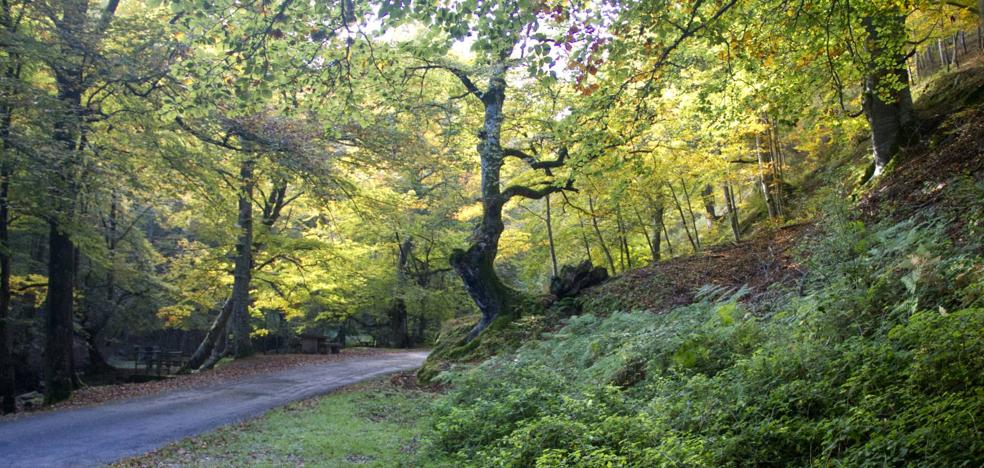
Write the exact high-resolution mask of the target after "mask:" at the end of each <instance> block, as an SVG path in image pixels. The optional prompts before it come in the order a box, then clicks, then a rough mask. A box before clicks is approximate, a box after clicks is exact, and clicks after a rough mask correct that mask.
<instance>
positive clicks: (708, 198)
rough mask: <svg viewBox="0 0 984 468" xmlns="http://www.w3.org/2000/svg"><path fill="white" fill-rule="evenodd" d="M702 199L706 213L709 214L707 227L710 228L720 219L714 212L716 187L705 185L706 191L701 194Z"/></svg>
mask: <svg viewBox="0 0 984 468" xmlns="http://www.w3.org/2000/svg"><path fill="white" fill-rule="evenodd" d="M700 199H701V201H702V202H703V203H704V211H705V212H707V226H708V227H710V226H711V225H712V224H713V223H714V221H717V219H718V217H719V216H718V214H717V213H716V212H715V210H714V208H715V206H714V186H713V185H711V184H706V185H704V190H701V192H700Z"/></svg>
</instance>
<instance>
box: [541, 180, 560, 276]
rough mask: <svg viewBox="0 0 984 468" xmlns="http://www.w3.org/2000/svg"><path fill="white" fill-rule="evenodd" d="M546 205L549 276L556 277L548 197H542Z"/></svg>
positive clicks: (555, 260)
mask: <svg viewBox="0 0 984 468" xmlns="http://www.w3.org/2000/svg"><path fill="white" fill-rule="evenodd" d="M544 203H546V205H547V244H548V245H549V246H550V274H551V276H557V249H556V248H555V247H554V236H553V219H552V217H551V215H550V195H547V196H546V197H544Z"/></svg>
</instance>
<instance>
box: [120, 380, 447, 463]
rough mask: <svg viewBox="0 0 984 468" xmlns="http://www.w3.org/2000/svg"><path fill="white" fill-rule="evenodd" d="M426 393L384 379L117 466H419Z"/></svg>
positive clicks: (431, 396)
mask: <svg viewBox="0 0 984 468" xmlns="http://www.w3.org/2000/svg"><path fill="white" fill-rule="evenodd" d="M435 397H436V394H434V393H428V392H424V391H420V390H411V389H406V388H403V387H400V386H398V385H395V384H393V383H391V382H390V380H389V378H383V379H379V380H373V381H370V382H366V383H361V384H358V385H355V386H352V387H348V388H347V389H345V390H342V391H340V392H336V393H333V394H330V395H328V396H325V397H321V398H316V399H311V400H306V401H302V402H297V403H293V404H291V405H288V406H286V407H284V408H280V409H276V410H273V411H270V412H269V413H267V414H266V415H264V416H262V417H259V418H256V419H253V420H250V421H246V422H244V423H241V424H237V425H232V426H227V427H224V428H221V429H218V430H216V431H213V432H210V433H208V434H205V435H202V436H198V437H191V438H188V439H185V440H182V441H180V442H176V443H174V444H171V445H168V446H166V447H164V448H162V449H160V450H158V451H155V452H151V453H149V454H147V455H143V456H140V457H136V458H131V459H127V460H124V461H123V462H121V463H119V464H118V465H117V466H123V467H143V466H244V465H250V466H331V467H335V466H355V465H358V466H367V467H373V466H379V467H383V466H385V467H399V466H421V465H429V466H433V465H438V464H439V463H436V462H434V461H427V460H423V459H422V457H423V453H422V452H423V450H421V449H422V445H423V444H424V443H425V434H426V432H427V431H428V427H429V420H428V413H429V410H430V407H431V405H430V403H431V401H432V400H433V399H434V398H435Z"/></svg>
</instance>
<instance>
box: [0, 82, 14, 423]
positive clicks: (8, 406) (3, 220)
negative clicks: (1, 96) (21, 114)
mask: <svg viewBox="0 0 984 468" xmlns="http://www.w3.org/2000/svg"><path fill="white" fill-rule="evenodd" d="M6 75H7V77H8V78H9V77H10V75H11V74H10V73H6ZM10 124H11V109H10V108H9V107H7V106H2V108H0V157H2V158H3V159H2V160H0V414H8V413H13V412H15V411H16V410H17V407H16V405H15V404H14V403H15V393H16V390H15V389H16V386H15V382H14V362H13V359H12V356H11V353H12V348H13V342H12V341H13V330H12V329H11V327H10V323H9V321H10V267H11V264H10V233H9V230H8V227H9V226H8V225H9V223H10V177H11V173H12V172H13V171H12V164H11V161H10V154H9V151H10V150H11V148H10V145H9V144H8V141H9V139H10Z"/></svg>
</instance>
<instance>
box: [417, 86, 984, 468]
mask: <svg viewBox="0 0 984 468" xmlns="http://www.w3.org/2000/svg"><path fill="white" fill-rule="evenodd" d="M977 73H978V74H979V75H974V74H973V73H972V72H964V74H957V75H951V76H946V77H943V78H941V79H940V80H939V82H938V83H937V92H935V93H932V92H931V93H927V94H926V95H925V96H924V98H923V102H922V111H923V114H922V115H923V119H924V120H923V123H924V126H923V132H924V133H923V134H922V135H923V138H922V139H921V141H920V143H919V144H917V145H913V146H911V147H910V148H909V149H908V150H906V151H905V152H904V153H903V154H902V155H900V157H899V158H898V159H897V160H896V161H895V162H894V163H893V164H892V165H891V166H890V170H889V171H888V173H887V174H886V175H884V176H883V177H881V178H879V179H877V180H875V181H872V182H870V183H869V185H867V186H861V187H859V191H858V192H856V193H854V194H853V196H851V195H850V194H835V196H830V194H829V193H828V194H827V198H825V199H823V200H818V203H816V204H817V205H820V206H822V208H823V209H822V210H821V215H820V216H819V218H818V219H816V221H814V222H812V223H809V224H797V225H793V226H788V227H786V228H781V229H778V230H775V231H773V232H771V233H770V234H768V235H764V236H761V237H757V238H755V239H752V240H750V241H746V242H743V243H741V244H739V245H737V246H722V247H716V248H712V249H709V250H708V251H706V252H704V253H703V254H701V255H699V256H693V257H686V258H678V259H673V260H671V261H667V262H663V263H661V264H658V265H654V266H651V267H647V268H643V269H640V270H636V271H633V272H630V273H627V274H625V275H622V276H620V277H618V278H615V279H613V280H611V281H610V282H608V283H607V284H604V285H602V286H599V287H597V288H594V289H593V290H590V291H589V292H587V293H586V294H584V295H583V296H582V297H581V298H580V300H579V301H578V302H579V303H580V305H581V306H582V308H581V310H582V311H583V312H588V313H585V314H584V315H580V316H576V317H571V318H569V319H563V318H561V317H563V316H564V314H562V313H556V310H555V311H554V312H555V314H554V315H551V314H550V313H548V314H547V315H545V316H543V317H542V319H540V320H539V321H537V320H530V321H528V322H526V323H527V324H528V323H535V324H538V327H539V328H535V329H531V328H530V327H527V328H526V329H523V326H524V324H514V325H512V327H513V328H515V330H512V332H511V333H513V336H514V337H515V336H523V337H525V338H524V339H527V340H529V341H526V343H525V344H521V341H523V340H516V339H514V340H511V341H506V342H502V343H500V344H501V347H500V348H498V351H499V352H500V354H499V355H498V356H496V357H493V358H491V359H488V360H485V361H484V362H482V363H481V364H479V365H477V366H476V367H474V368H471V369H468V370H463V371H459V372H451V373H448V374H445V375H444V379H445V380H447V381H449V382H451V383H452V384H453V385H452V391H451V392H450V393H449V395H448V396H447V397H446V398H445V399H444V400H443V402H442V405H443V406H441V407H440V408H439V411H438V412H437V414H438V415H439V416H438V417H437V420H436V422H435V428H436V433H437V435H436V439H435V448H436V449H437V450H438V451H439V452H440V453H441V454H443V456H447V457H451V458H452V459H458V460H460V461H462V462H465V461H467V462H470V463H477V464H480V465H502V466H530V465H536V466H571V465H576V466H599V465H615V466H625V465H628V466H680V465H685V466H695V465H696V466H735V465H769V466H803V465H814V464H820V465H845V466H873V465H877V466H885V465H892V466H897V465H913V466H962V465H968V466H980V465H981V464H984V444H982V443H981V441H982V440H984V432H982V431H984V428H981V427H980V425H979V423H978V421H981V420H984V419H982V418H984V255H982V254H984V248H982V247H984V246H982V242H981V239H982V238H984V236H982V234H984V229H982V222H984V170H982V167H984V163H982V161H984V158H982V156H984V124H982V122H984V92H982V91H981V90H982V89H984V88H982V83H981V82H979V81H978V80H977V79H976V78H974V77H976V76H984V73H980V69H977ZM968 76H970V77H971V78H974V79H969V78H967V77H968ZM947 80H949V81H947ZM941 96H943V97H941ZM947 96H949V97H947ZM953 96H958V97H959V99H957V98H955V97H953ZM947 99H951V100H949V101H947ZM927 103H928V104H927ZM947 103H949V104H951V105H950V106H949V107H947V106H946V105H944V104H947ZM940 109H944V110H943V111H940ZM933 112H936V113H935V114H934V113H933ZM863 165H864V161H860V160H858V161H856V162H854V164H853V165H852V164H849V165H847V166H845V167H844V168H843V169H842V170H841V172H840V173H837V172H836V171H835V172H833V173H831V172H826V173H825V174H826V175H825V176H826V177H831V174H833V176H834V177H846V175H845V174H852V175H856V174H857V173H858V172H859V168H861V167H863ZM861 171H862V172H863V169H862V170H861ZM813 185H815V186H817V187H821V186H822V185H823V184H822V183H814V184H813ZM818 193H820V192H819V191H818ZM817 196H820V195H817ZM852 198H853V199H854V200H856V201H853V202H852V201H850V200H851V199H852ZM709 286H710V287H709ZM742 286H745V287H744V288H742ZM568 305H569V304H568ZM654 312H656V313H654ZM558 320H559V321H558ZM518 331H522V332H524V333H522V334H517V332H518ZM536 337H539V339H532V338H536ZM486 339H488V338H486ZM490 341H491V340H490ZM473 346H474V347H473V348H472V349H478V348H479V347H478V346H475V345H473ZM516 348H518V349H516ZM457 349H458V350H459V351H460V352H461V354H459V355H458V356H459V357H462V358H463V359H461V360H464V361H468V360H471V361H473V362H474V361H479V360H481V358H478V357H476V355H469V354H468V353H467V347H458V348H457ZM484 349H485V351H484V354H485V355H488V354H491V351H490V347H488V346H486V347H485V348H484ZM514 349H515V351H513V350H514ZM483 357H484V356H483ZM432 370H433V369H432Z"/></svg>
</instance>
